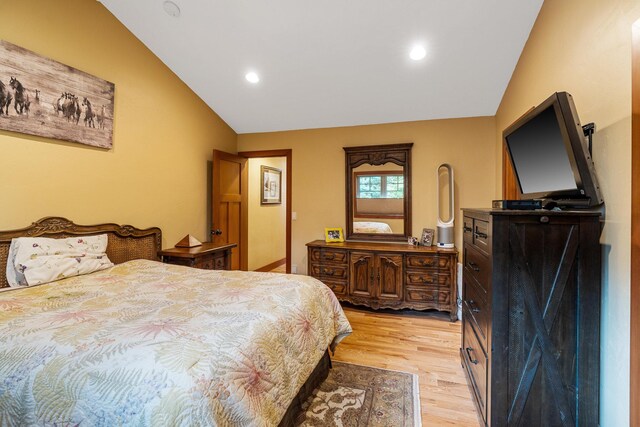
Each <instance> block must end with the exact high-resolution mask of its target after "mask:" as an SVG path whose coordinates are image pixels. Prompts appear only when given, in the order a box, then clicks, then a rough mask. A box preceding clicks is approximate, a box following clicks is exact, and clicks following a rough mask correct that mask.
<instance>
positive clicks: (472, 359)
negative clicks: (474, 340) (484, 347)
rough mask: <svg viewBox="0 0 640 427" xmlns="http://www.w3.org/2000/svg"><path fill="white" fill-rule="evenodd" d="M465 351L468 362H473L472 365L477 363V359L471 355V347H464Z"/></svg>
mask: <svg viewBox="0 0 640 427" xmlns="http://www.w3.org/2000/svg"><path fill="white" fill-rule="evenodd" d="M465 351H466V352H467V358H468V359H469V362H471V363H473V364H474V365H477V364H478V359H474V358H472V357H471V352H472V351H473V349H472V348H471V347H467V348H465Z"/></svg>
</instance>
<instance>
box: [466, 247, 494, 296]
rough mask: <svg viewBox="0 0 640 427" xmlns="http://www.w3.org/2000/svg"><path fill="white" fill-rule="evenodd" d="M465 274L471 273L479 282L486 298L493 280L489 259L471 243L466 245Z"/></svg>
mask: <svg viewBox="0 0 640 427" xmlns="http://www.w3.org/2000/svg"><path fill="white" fill-rule="evenodd" d="M464 275H465V276H466V275H470V276H471V277H473V278H474V279H475V280H476V281H477V282H478V284H479V285H480V286H481V287H482V291H483V295H484V297H485V299H486V295H487V294H488V292H489V281H490V280H491V267H490V263H489V259H488V258H487V257H485V256H484V255H482V254H481V253H480V252H479V251H478V250H477V249H475V247H474V246H471V245H469V244H465V245H464Z"/></svg>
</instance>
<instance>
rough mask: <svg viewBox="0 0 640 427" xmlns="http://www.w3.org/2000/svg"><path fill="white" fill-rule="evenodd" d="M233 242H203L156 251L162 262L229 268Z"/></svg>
mask: <svg viewBox="0 0 640 427" xmlns="http://www.w3.org/2000/svg"><path fill="white" fill-rule="evenodd" d="M236 246H237V245H236V244H235V243H230V244H228V245H218V244H216V243H203V244H202V245H201V246H195V247H193V248H170V249H164V250H162V251H160V252H158V255H160V256H161V257H162V262H165V263H168V264H176V265H186V266H187V267H195V268H202V269H204V270H231V249H233V248H235V247H236Z"/></svg>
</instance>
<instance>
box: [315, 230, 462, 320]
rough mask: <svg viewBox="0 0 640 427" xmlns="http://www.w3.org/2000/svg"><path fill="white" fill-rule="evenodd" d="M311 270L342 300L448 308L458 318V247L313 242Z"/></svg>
mask: <svg viewBox="0 0 640 427" xmlns="http://www.w3.org/2000/svg"><path fill="white" fill-rule="evenodd" d="M307 248H308V260H309V264H308V270H307V271H308V272H309V275H310V276H313V277H315V278H317V279H319V280H321V281H322V282H324V283H325V284H326V285H327V286H329V287H330V288H331V289H332V290H333V292H334V293H335V295H336V296H337V297H338V299H339V300H341V301H346V302H349V303H352V304H356V305H365V306H367V307H370V308H374V309H379V308H392V309H402V308H411V309H414V310H427V309H435V310H440V311H447V312H449V314H450V318H451V321H455V320H457V318H458V306H457V285H456V283H457V282H456V269H457V259H458V252H457V250H456V249H440V248H436V247H424V246H411V245H406V244H394V243H378V242H344V243H325V242H324V241H322V240H315V241H313V242H310V243H307Z"/></svg>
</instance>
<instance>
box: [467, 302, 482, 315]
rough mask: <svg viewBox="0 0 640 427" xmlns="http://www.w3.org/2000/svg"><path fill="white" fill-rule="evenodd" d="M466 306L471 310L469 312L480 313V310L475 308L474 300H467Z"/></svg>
mask: <svg viewBox="0 0 640 427" xmlns="http://www.w3.org/2000/svg"><path fill="white" fill-rule="evenodd" d="M467 305H468V306H469V308H470V309H471V312H473V313H480V309H479V308H478V306H476V302H475V301H474V300H472V299H470V300H467Z"/></svg>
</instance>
